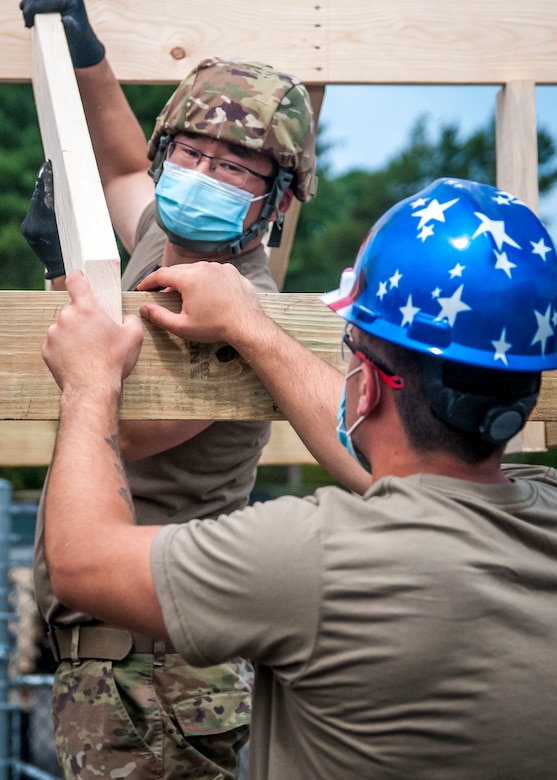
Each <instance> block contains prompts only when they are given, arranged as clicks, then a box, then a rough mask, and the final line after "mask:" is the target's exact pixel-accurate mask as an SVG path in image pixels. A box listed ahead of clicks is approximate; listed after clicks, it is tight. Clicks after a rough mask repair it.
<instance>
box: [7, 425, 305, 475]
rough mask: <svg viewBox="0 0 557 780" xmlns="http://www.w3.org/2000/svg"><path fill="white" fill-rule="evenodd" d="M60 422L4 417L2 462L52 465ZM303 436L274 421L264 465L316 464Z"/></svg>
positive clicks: (261, 464) (13, 464)
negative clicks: (5, 418) (8, 418)
mask: <svg viewBox="0 0 557 780" xmlns="http://www.w3.org/2000/svg"><path fill="white" fill-rule="evenodd" d="M57 429H58V424H57V422H56V421H54V420H0V465H2V466H48V464H49V463H50V461H51V458H52V453H53V451H54V442H55V439H56V431H57ZM315 463H317V461H316V460H315V458H314V457H313V456H312V455H311V453H310V452H309V450H308V449H307V447H306V446H305V445H304V444H303V442H302V440H301V439H300V437H299V436H298V435H297V433H296V432H295V431H294V429H293V428H292V427H291V425H290V423H289V422H287V421H286V420H275V421H274V422H272V423H271V438H270V440H269V442H268V443H267V444H266V445H265V447H264V449H263V453H262V455H261V460H260V461H259V465H260V466H289V465H292V464H296V465H302V464H311V465H313V464H315Z"/></svg>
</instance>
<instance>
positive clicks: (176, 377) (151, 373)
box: [0, 291, 342, 420]
mask: <svg viewBox="0 0 557 780" xmlns="http://www.w3.org/2000/svg"><path fill="white" fill-rule="evenodd" d="M122 298H123V311H124V313H134V314H137V312H138V310H139V306H140V304H141V302H143V301H145V300H146V299H147V298H151V299H154V300H157V301H158V302H159V303H163V304H164V305H167V306H168V308H172V309H173V310H175V311H177V310H179V298H178V296H177V295H176V294H174V293H172V294H164V293H135V292H134V293H124V294H123V296H122ZM259 298H260V300H261V304H262V306H263V308H264V310H265V311H266V312H267V313H268V314H269V315H270V316H271V317H273V318H274V319H275V320H276V321H277V322H278V323H279V324H280V325H281V326H282V327H284V329H285V330H286V331H288V332H289V333H291V335H292V336H294V337H295V338H298V339H299V340H300V341H301V342H302V343H304V344H305V345H306V346H308V347H309V348H310V349H311V350H312V351H314V352H316V353H317V354H318V355H319V356H320V357H322V358H323V359H324V360H326V361H328V362H330V363H332V364H333V365H336V366H337V367H339V368H340V367H341V360H340V339H341V334H342V320H340V319H339V318H338V317H337V316H336V315H335V314H333V313H332V312H331V311H330V310H328V309H327V308H326V307H325V306H324V305H323V304H322V303H321V302H320V301H319V298H318V296H317V295H312V294H308V295H301V294H292V295H286V294H279V293H277V294H275V295H260V296H259ZM66 301H67V295H66V293H55V292H13V291H0V310H1V311H2V313H3V314H2V318H1V321H0V419H6V420H55V419H57V418H58V400H59V391H58V388H57V386H56V384H55V382H54V380H53V379H52V377H51V375H50V372H49V371H48V369H47V368H46V366H45V364H44V363H43V360H42V358H41V354H40V351H41V346H42V344H43V342H44V339H45V335H46V331H47V328H48V326H49V325H50V324H51V323H52V322H53V321H54V320H55V318H56V316H57V313H58V312H59V310H60V308H61V307H62V305H63V304H64V303H65V302H66ZM143 323H144V329H145V341H144V345H143V348H142V351H141V356H140V359H139V362H138V365H137V366H136V369H135V370H134V371H133V373H132V374H131V376H130V377H129V378H128V380H127V381H126V385H125V390H124V399H123V404H122V417H123V418H124V419H207V418H208V419H219V420H220V419H246V420H249V419H281V418H282V414H281V412H280V409H278V408H277V407H276V405H275V404H274V403H273V401H272V399H271V398H270V396H269V395H268V393H267V392H266V391H265V390H264V388H263V387H262V385H261V384H260V382H259V381H258V379H257V378H256V376H255V375H254V373H253V371H252V370H251V369H250V368H249V366H247V364H246V363H245V362H244V361H243V360H242V359H241V358H240V357H239V356H238V355H237V353H234V352H233V351H231V350H230V348H229V347H227V346H226V345H224V344H210V345H205V344H188V345H187V346H186V344H184V342H183V341H181V340H180V339H178V338H176V337H174V336H172V335H170V334H168V333H166V332H163V331H161V330H159V329H158V328H156V327H154V326H152V325H151V324H150V323H148V322H146V321H143Z"/></svg>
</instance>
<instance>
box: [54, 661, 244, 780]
mask: <svg viewBox="0 0 557 780" xmlns="http://www.w3.org/2000/svg"><path fill="white" fill-rule="evenodd" d="M153 661H154V656H153V655H150V654H139V653H137V654H131V655H129V656H128V657H127V658H125V659H124V660H123V661H97V660H84V661H81V662H80V664H79V665H77V666H74V665H73V664H72V663H71V661H62V662H61V663H60V664H59V666H58V669H57V671H56V674H55V677H54V690H53V702H52V712H53V721H54V735H55V742H56V753H57V755H58V760H59V762H60V765H61V767H62V769H63V772H64V777H65V778H66V780H69V778H72V780H73V779H74V778H78V780H90V778H105V777H107V778H111V780H123V779H124V778H141V780H151V778H164V780H178V778H180V779H181V780H184V778H196V780H233V778H236V777H237V774H238V771H239V765H240V758H239V750H240V748H241V747H242V745H244V744H245V743H246V742H247V739H248V730H249V721H250V715H251V706H250V702H251V698H250V686H249V684H248V682H246V679H249V677H250V674H249V669H250V668H249V665H246V664H245V662H242V661H240V660H238V663H235V662H230V663H227V664H221V665H219V666H215V667H208V668H203V669H198V668H195V667H192V666H190V665H189V664H187V663H186V662H185V661H184V660H183V659H182V658H181V656H179V655H175V654H172V655H166V656H165V657H164V666H157V665H155V664H154V663H153ZM246 666H247V672H246Z"/></svg>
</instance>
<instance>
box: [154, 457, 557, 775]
mask: <svg viewBox="0 0 557 780" xmlns="http://www.w3.org/2000/svg"><path fill="white" fill-rule="evenodd" d="M505 471H506V474H507V476H509V477H510V478H511V479H512V481H511V482H509V483H507V484H501V485H481V484H474V483H469V482H465V481H460V480H455V479H449V478H443V477H439V476H433V475H415V476H412V477H408V478H406V479H400V478H394V477H391V478H387V479H383V480H380V481H379V482H377V484H375V485H374V486H373V487H372V488H371V489H370V490H369V491H368V493H367V494H366V495H365V497H364V498H363V499H361V498H358V497H355V496H353V495H351V494H349V493H347V492H344V491H342V490H339V489H337V488H326V489H323V490H321V491H318V492H317V494H316V495H315V496H313V497H309V498H306V499H299V498H281V499H279V500H277V501H272V502H268V503H264V504H256V505H254V506H253V507H248V508H246V509H244V510H242V511H238V512H236V513H234V514H233V515H232V516H230V517H220V518H219V519H218V520H217V521H209V522H202V523H198V522H196V521H193V522H190V523H188V524H187V525H186V526H169V527H166V528H164V529H162V530H161V531H160V532H159V533H158V534H157V536H156V538H155V540H154V545H153V549H152V558H151V565H152V571H153V577H154V581H155V586H156V589H157V593H158V597H159V600H160V602H161V605H162V608H163V613H164V618H165V622H166V625H167V628H168V630H169V632H170V635H171V637H172V640H173V642H174V644H175V646H176V647H177V649H178V650H179V651H180V652H181V653H182V654H183V655H184V657H185V658H186V659H187V660H188V661H189V662H190V663H192V664H193V665H203V664H214V663H217V662H219V661H222V660H224V659H225V658H228V657H230V656H235V655H240V656H243V657H246V658H251V659H253V660H254V661H255V662H256V663H257V666H256V684H255V692H254V710H253V722H252V732H251V748H250V765H251V766H250V771H251V774H250V777H251V778H254V779H256V780H263V779H265V780H278V779H279V778H280V780H284V778H288V780H307V779H308V778H312V779H313V778H320V779H321V778H323V779H325V778H326V779H327V780H337V779H339V778H342V780H356V778H357V780H362V778H364V779H365V780H387V779H391V778H396V780H410V778H411V779H412V780H487V779H489V780H502V779H503V778H504V780H525V778H528V780H550V779H551V780H553V778H554V777H555V774H556V770H555V767H556V766H557V739H556V738H555V734H556V733H557V653H556V648H557V472H556V471H555V470H552V469H544V468H542V467H533V466H532V467H530V466H516V467H506V468H505ZM216 550H218V555H217V554H215V551H216ZM216 562H217V563H218V566H217V565H215V564H216Z"/></svg>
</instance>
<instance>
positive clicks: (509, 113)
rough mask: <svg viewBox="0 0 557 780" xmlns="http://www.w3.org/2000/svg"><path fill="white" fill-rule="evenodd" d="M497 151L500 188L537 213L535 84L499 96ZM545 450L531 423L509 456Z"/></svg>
mask: <svg viewBox="0 0 557 780" xmlns="http://www.w3.org/2000/svg"><path fill="white" fill-rule="evenodd" d="M495 150H496V161H497V186H498V187H499V188H500V189H502V190H506V191H508V192H512V193H513V195H516V197H518V198H520V199H521V200H522V201H524V203H526V204H527V205H528V206H529V207H530V208H531V209H532V211H535V212H536V213H537V212H538V206H539V187H538V136H537V123H536V85H535V83H534V82H533V81H527V80H521V81H510V82H508V83H507V84H505V86H504V87H503V89H501V90H499V92H498V93H497V110H496V122H495ZM545 448H546V439H545V424H544V423H543V422H529V423H528V424H527V425H526V427H525V428H524V429H523V430H522V431H521V432H520V433H519V434H518V435H517V436H515V437H514V439H512V441H511V442H509V445H508V450H509V452H535V451H537V450H544V449H545Z"/></svg>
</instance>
